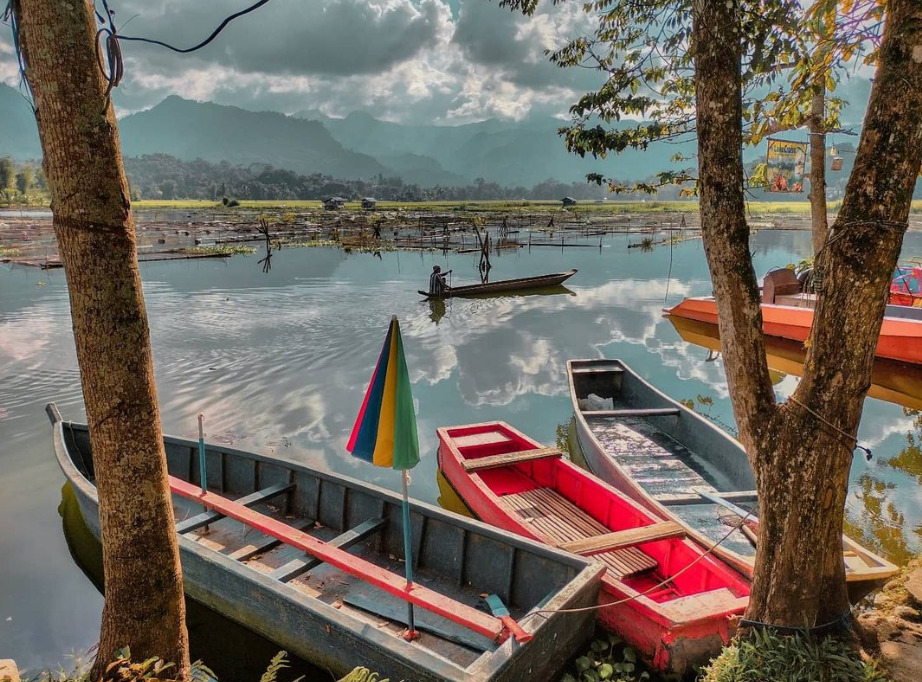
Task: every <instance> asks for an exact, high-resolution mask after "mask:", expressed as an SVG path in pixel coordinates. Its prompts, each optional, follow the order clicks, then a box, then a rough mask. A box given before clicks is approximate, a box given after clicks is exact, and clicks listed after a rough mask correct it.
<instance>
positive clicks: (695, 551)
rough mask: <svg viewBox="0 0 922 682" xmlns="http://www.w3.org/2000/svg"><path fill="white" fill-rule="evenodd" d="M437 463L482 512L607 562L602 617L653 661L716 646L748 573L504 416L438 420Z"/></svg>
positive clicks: (697, 655)
mask: <svg viewBox="0 0 922 682" xmlns="http://www.w3.org/2000/svg"><path fill="white" fill-rule="evenodd" d="M438 436H439V468H440V470H441V471H442V472H443V473H444V475H445V478H446V479H447V480H448V482H449V483H450V484H451V486H452V487H453V488H454V489H455V490H456V491H457V493H458V495H459V496H460V497H461V499H463V500H464V502H465V504H466V505H467V506H468V507H469V508H470V509H471V511H472V512H473V513H474V514H475V515H476V516H477V517H478V518H480V519H481V520H483V521H486V522H487V523H490V524H492V525H494V526H498V527H500V528H504V529H506V530H509V531H512V532H515V533H519V534H521V535H524V536H526V537H530V538H534V539H536V540H540V541H542V542H546V543H548V544H549V545H552V546H555V547H558V548H560V549H565V550H567V551H571V552H575V553H578V554H581V555H583V556H588V557H591V558H592V559H594V560H595V561H597V562H599V563H600V564H601V565H603V566H605V569H606V572H605V575H604V577H603V578H602V590H601V592H600V593H599V603H600V605H604V606H603V608H600V609H599V610H598V612H597V613H598V618H599V622H600V623H601V624H602V625H603V626H604V627H605V628H607V629H608V630H611V631H613V632H617V633H618V634H619V635H621V636H622V637H623V638H624V639H625V640H626V641H628V642H629V643H630V644H631V645H632V646H633V647H634V648H635V649H636V650H637V651H638V652H640V653H641V655H642V656H643V657H644V658H645V659H646V660H647V661H649V662H650V663H651V664H652V665H653V666H654V667H655V668H657V669H659V670H662V671H665V672H672V673H682V672H684V671H685V670H686V669H687V668H688V667H689V666H691V665H694V664H699V663H704V662H706V661H707V660H708V658H709V657H711V656H713V655H715V654H716V653H717V652H718V651H719V650H720V648H721V646H723V645H725V644H726V643H727V641H728V638H729V637H730V636H731V635H732V632H733V625H732V619H733V617H734V616H738V615H741V614H742V613H743V610H744V608H745V606H746V603H747V602H748V595H749V580H748V579H747V578H746V577H745V576H743V575H742V574H740V573H739V572H737V571H736V570H734V569H733V568H731V567H730V566H728V565H727V564H726V563H724V562H723V561H721V560H720V559H718V558H716V557H714V556H711V555H708V554H707V553H706V551H705V548H704V547H703V546H702V545H701V544H700V543H698V542H696V541H695V540H693V539H690V538H689V537H688V534H687V532H686V530H685V529H684V528H683V527H682V526H681V525H680V524H678V523H676V522H675V521H671V520H668V521H667V520H664V519H663V518H661V517H657V516H656V515H654V514H652V513H650V512H649V511H648V510H646V509H644V508H643V507H642V506H641V505H639V504H637V503H636V502H634V501H633V500H630V499H629V498H628V497H627V496H625V495H623V494H621V493H619V492H618V491H617V490H615V489H614V488H613V487H611V486H609V485H607V484H606V483H604V482H603V481H601V480H599V479H598V478H596V477H595V476H593V475H592V474H590V473H588V472H587V471H585V470H583V469H580V468H579V467H577V466H575V465H574V464H573V463H571V462H570V461H569V460H567V459H565V458H563V457H562V456H561V452H560V451H559V450H556V449H555V448H544V447H542V446H541V445H540V444H539V443H537V442H535V441H534V440H532V439H530V438H529V437H528V436H526V435H524V434H522V433H520V432H519V431H516V430H515V429H513V428H512V427H511V426H509V425H508V424H505V423H503V422H487V423H484V424H472V425H469V426H458V427H447V428H440V429H438Z"/></svg>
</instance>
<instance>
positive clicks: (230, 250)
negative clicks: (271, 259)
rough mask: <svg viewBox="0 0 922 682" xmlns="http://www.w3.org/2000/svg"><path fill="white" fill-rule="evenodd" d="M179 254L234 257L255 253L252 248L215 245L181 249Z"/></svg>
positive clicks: (234, 245)
mask: <svg viewBox="0 0 922 682" xmlns="http://www.w3.org/2000/svg"><path fill="white" fill-rule="evenodd" d="M179 252H180V253H191V254H208V255H221V256H236V255H249V254H251V253H256V249H255V248H254V247H252V246H241V245H240V244H215V245H214V246H186V247H184V248H182V249H179Z"/></svg>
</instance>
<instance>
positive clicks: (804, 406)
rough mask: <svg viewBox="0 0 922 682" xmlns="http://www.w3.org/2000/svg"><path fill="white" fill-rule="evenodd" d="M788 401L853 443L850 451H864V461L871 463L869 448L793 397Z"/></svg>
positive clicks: (871, 455) (871, 454)
mask: <svg viewBox="0 0 922 682" xmlns="http://www.w3.org/2000/svg"><path fill="white" fill-rule="evenodd" d="M788 400H790V401H791V402H792V403H795V404H797V405H800V406H801V407H802V408H804V409H805V410H806V411H807V412H809V413H810V414H811V415H813V416H814V417H815V418H816V419H818V420H819V421H820V422H822V423H823V424H825V425H826V426H828V427H829V428H830V429H832V430H833V431H836V432H838V433H839V434H841V435H842V436H844V437H845V438H846V439H848V440H849V441H850V442H852V443H854V444H855V445H854V447H853V448H852V450H862V451H864V456H865V459H867V461H869V462H870V461H871V458H872V457H873V456H874V453H872V452H871V450H870V448H866V447H864V446H863V445H860V444H859V443H858V438H856V437H855V436H853V435H852V434H850V433H848V432H847V431H843V430H842V429H840V428H839V427H838V426H836V425H835V424H833V423H832V422H831V421H829V420H828V419H826V418H825V417H824V416H823V415H821V414H820V413H819V412H816V411H815V410H813V409H811V408H809V407H807V406H806V405H804V404H803V403H802V402H800V401H799V400H798V399H797V398H795V397H794V396H791V397H789V398H788Z"/></svg>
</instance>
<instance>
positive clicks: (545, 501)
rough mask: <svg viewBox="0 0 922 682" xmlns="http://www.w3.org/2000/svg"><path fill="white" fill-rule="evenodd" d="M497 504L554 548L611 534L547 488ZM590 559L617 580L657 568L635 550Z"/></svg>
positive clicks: (508, 497) (510, 497) (516, 494)
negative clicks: (598, 562) (500, 504)
mask: <svg viewBox="0 0 922 682" xmlns="http://www.w3.org/2000/svg"><path fill="white" fill-rule="evenodd" d="M500 500H501V501H502V502H503V504H504V505H505V506H506V507H507V508H508V509H509V510H510V511H512V512H513V513H514V514H515V515H516V516H518V517H519V518H520V519H521V520H522V521H524V522H525V523H526V524H528V525H529V526H531V527H532V528H534V533H535V535H538V536H539V537H542V538H544V539H545V540H546V541H547V542H548V544H551V545H554V546H555V547H560V546H561V545H564V544H566V543H569V542H574V541H576V540H585V539H586V538H594V537H598V536H604V535H608V534H610V533H611V529H609V528H606V527H605V526H604V525H603V524H602V523H600V522H599V521H598V520H596V519H595V518H593V517H592V516H590V515H589V514H588V513H586V512H585V511H583V510H582V509H580V508H579V507H577V506H576V505H575V504H573V503H572V502H570V500H568V499H566V498H565V497H563V496H562V495H560V494H559V493H558V492H556V491H555V490H552V489H550V488H535V489H533V490H526V491H525V492H521V493H512V494H509V495H503V496H502V497H500ZM593 559H595V560H596V561H600V562H602V563H603V564H605V566H606V567H607V568H608V570H609V571H610V572H611V574H612V575H613V576H614V577H615V578H616V579H617V580H623V579H624V578H628V577H630V576H633V575H638V574H640V573H645V572H646V571H651V570H653V569H654V568H656V567H657V565H658V564H657V561H656V559H654V558H653V557H651V556H649V555H647V554H645V553H644V552H642V551H641V550H639V549H637V548H636V547H626V548H624V549H616V550H611V551H607V552H601V553H599V554H597V555H595V556H593Z"/></svg>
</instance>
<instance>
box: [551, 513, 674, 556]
mask: <svg viewBox="0 0 922 682" xmlns="http://www.w3.org/2000/svg"><path fill="white" fill-rule="evenodd" d="M683 535H685V529H684V528H683V527H682V524H680V523H678V522H677V521H663V522H662V523H654V524H651V525H649V526H643V527H641V528H629V529H627V530H618V531H615V532H613V533H606V534H605V535H597V536H596V537H593V538H583V539H581V540H574V541H573V542H565V543H564V544H562V545H560V549H562V550H564V551H566V552H573V553H574V554H598V553H600V552H608V551H611V550H613V549H623V548H625V547H633V546H634V545H639V544H642V543H644V542H654V541H656V540H666V539H668V538H676V537H681V536H683Z"/></svg>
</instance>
